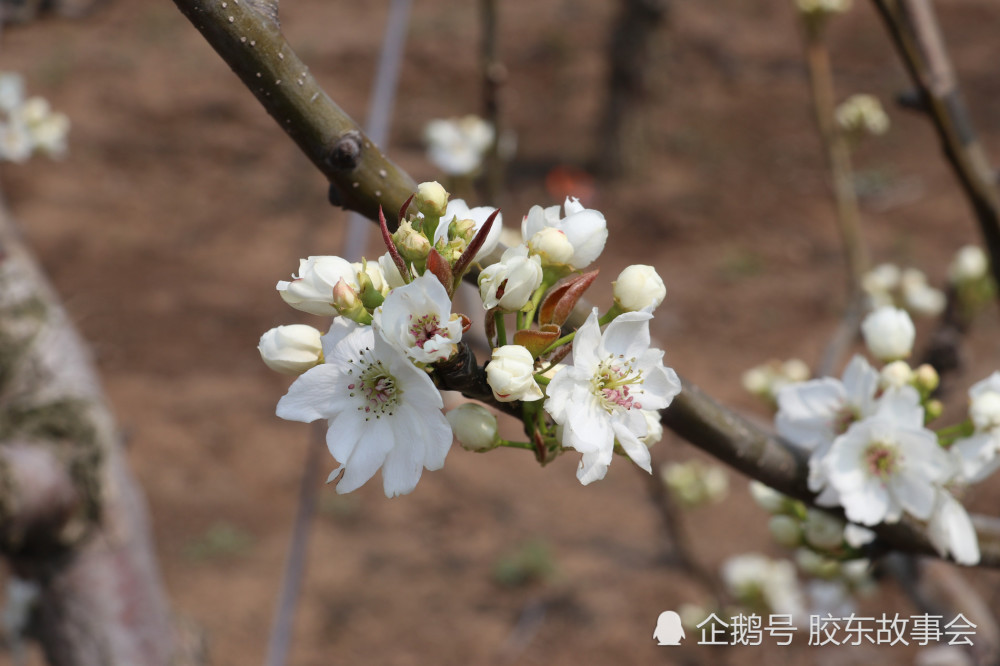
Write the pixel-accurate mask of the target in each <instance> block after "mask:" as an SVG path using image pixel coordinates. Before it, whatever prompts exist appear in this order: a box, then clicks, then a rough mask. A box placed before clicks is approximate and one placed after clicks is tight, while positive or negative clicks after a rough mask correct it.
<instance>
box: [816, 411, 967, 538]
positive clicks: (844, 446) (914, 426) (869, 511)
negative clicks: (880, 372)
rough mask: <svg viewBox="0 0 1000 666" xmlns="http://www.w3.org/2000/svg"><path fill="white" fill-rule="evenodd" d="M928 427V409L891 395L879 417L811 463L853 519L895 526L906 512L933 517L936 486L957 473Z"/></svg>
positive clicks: (852, 430)
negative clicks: (818, 468) (925, 411)
mask: <svg viewBox="0 0 1000 666" xmlns="http://www.w3.org/2000/svg"><path fill="white" fill-rule="evenodd" d="M923 423H924V411H923V409H922V408H921V407H920V405H919V404H914V403H913V401H912V399H911V398H910V396H909V395H908V394H907V393H905V392H893V393H889V394H887V395H886V396H885V397H884V398H883V399H882V400H881V401H880V403H879V407H878V410H877V411H876V412H875V414H873V415H872V416H870V417H868V418H866V419H864V420H862V421H858V422H855V423H853V424H852V425H851V426H850V427H849V428H848V429H847V432H845V433H844V434H842V435H840V436H839V437H837V439H835V440H834V441H833V444H832V445H831V446H830V449H829V451H828V452H827V453H826V455H825V456H824V457H822V458H821V459H819V460H817V459H815V458H813V459H812V460H811V461H810V466H811V467H812V466H820V467H822V468H823V469H824V471H825V477H826V482H827V484H828V485H829V487H830V488H832V489H833V491H834V492H835V494H836V497H837V500H838V502H839V503H840V504H841V505H842V506H843V507H844V513H845V514H846V516H847V518H848V520H850V521H852V522H855V523H860V524H862V525H876V524H878V523H880V522H890V523H892V522H897V521H899V519H900V518H901V517H902V514H903V512H904V511H906V512H907V513H909V514H911V515H912V516H914V517H916V518H919V519H920V520H927V519H928V518H930V516H931V514H932V512H933V509H934V504H935V494H936V492H937V490H936V487H937V486H940V485H942V484H944V483H946V482H947V481H948V479H949V478H950V477H951V476H952V471H953V470H952V466H951V464H950V461H949V459H948V455H947V454H946V453H945V452H944V451H943V450H942V449H941V447H940V446H939V445H938V441H937V436H936V435H935V434H934V433H933V432H931V431H930V430H928V429H926V428H924V427H923Z"/></svg>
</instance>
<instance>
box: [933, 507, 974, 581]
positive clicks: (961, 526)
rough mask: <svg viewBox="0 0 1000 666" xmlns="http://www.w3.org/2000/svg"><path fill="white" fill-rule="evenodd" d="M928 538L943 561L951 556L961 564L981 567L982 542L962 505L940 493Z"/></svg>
mask: <svg viewBox="0 0 1000 666" xmlns="http://www.w3.org/2000/svg"><path fill="white" fill-rule="evenodd" d="M927 536H928V537H929V538H930V540H931V543H932V544H934V548H936V549H937V551H938V553H940V554H941V556H942V557H946V556H947V555H949V554H951V556H952V557H953V558H954V559H955V561H956V562H958V563H959V564H965V565H968V566H973V565H976V564H979V538H978V537H977V536H976V528H975V527H974V526H973V525H972V519H970V518H969V514H968V512H967V511H966V510H965V507H964V506H962V503H961V502H959V501H958V500H956V499H955V498H954V497H952V496H951V493H949V492H948V491H947V490H942V489H939V490H938V493H937V504H936V505H935V507H934V514H933V515H932V516H931V519H930V523H929V524H928V530H927Z"/></svg>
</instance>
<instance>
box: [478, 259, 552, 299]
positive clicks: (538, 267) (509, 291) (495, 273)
mask: <svg viewBox="0 0 1000 666" xmlns="http://www.w3.org/2000/svg"><path fill="white" fill-rule="evenodd" d="M541 284H542V262H541V259H539V257H538V256H528V248H526V247H525V246H524V245H518V246H517V247H512V248H508V249H507V250H506V251H504V253H503V256H502V257H500V261H499V262H497V263H495V264H493V265H491V266H487V267H486V268H485V269H483V272H482V273H480V274H479V295H480V296H481V297H482V299H483V307H484V308H486V309H487V310H489V309H491V308H496V307H499V308H500V309H502V310H505V311H507V312H516V311H517V310H520V309H521V308H523V307H524V306H525V305H527V304H528V301H529V300H531V295H532V294H533V293H534V292H535V290H536V289H538V287H539V286H540V285H541Z"/></svg>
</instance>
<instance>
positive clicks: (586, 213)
mask: <svg viewBox="0 0 1000 666" xmlns="http://www.w3.org/2000/svg"><path fill="white" fill-rule="evenodd" d="M559 228H560V229H562V231H563V233H565V234H566V238H568V239H569V242H570V243H572V244H573V259H572V260H571V261H570V264H571V265H572V266H573V267H574V268H584V267H586V266H588V265H590V264H591V263H592V262H593V261H594V260H595V259H597V257H599V256H600V255H601V252H603V251H604V245H605V243H607V240H608V224H607V222H606V221H605V220H604V215H602V214H601V213H599V212H598V211H596V210H583V211H580V212H578V213H574V214H573V215H570V216H569V217H567V218H566V219H565V220H562V222H561V223H560V225H559Z"/></svg>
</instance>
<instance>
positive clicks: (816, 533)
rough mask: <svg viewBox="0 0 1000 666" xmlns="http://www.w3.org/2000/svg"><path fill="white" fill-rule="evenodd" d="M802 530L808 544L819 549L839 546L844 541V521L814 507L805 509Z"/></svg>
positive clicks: (832, 548)
mask: <svg viewBox="0 0 1000 666" xmlns="http://www.w3.org/2000/svg"><path fill="white" fill-rule="evenodd" d="M802 531H803V534H804V535H805V538H806V541H808V542H809V545H810V546H812V547H813V548H819V549H821V550H834V549H835V548H840V546H841V544H842V543H843V541H844V521H843V520H840V519H839V518H835V517H834V516H831V515H830V514H828V513H826V512H825V511H818V510H816V509H809V510H808V511H806V520H805V523H804V524H803V525H802Z"/></svg>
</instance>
